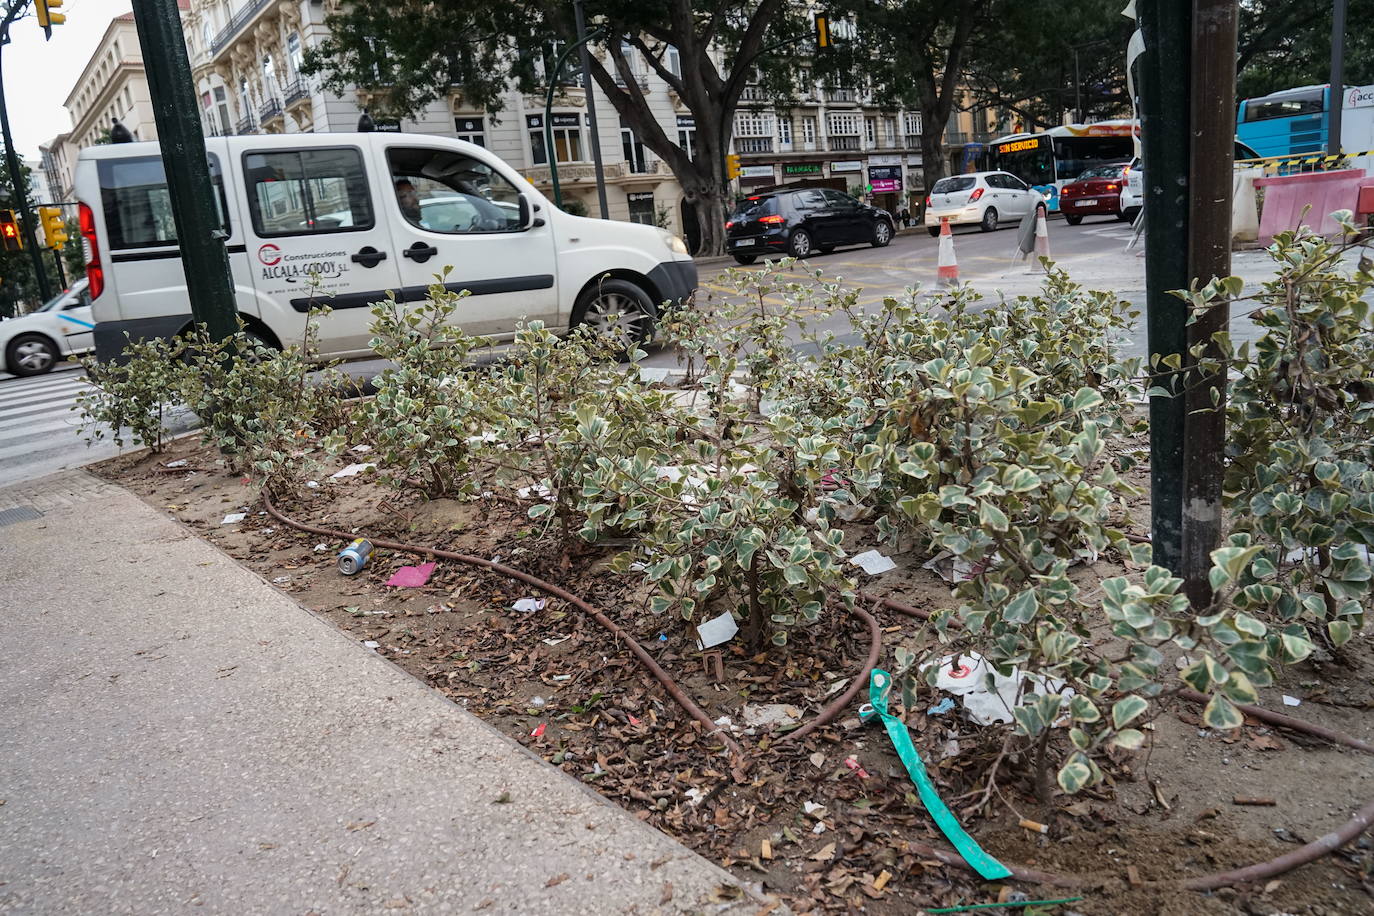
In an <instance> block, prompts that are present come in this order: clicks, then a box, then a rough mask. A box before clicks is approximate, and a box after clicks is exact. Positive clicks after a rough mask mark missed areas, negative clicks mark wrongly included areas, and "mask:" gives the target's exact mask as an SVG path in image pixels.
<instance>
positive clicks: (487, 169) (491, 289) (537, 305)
mask: <svg viewBox="0 0 1374 916" xmlns="http://www.w3.org/2000/svg"><path fill="white" fill-rule="evenodd" d="M373 137H374V138H375V139H374V141H373V142H374V144H375V145H374V147H373V149H374V155H375V156H376V165H375V169H376V172H377V174H379V175H385V176H388V181H389V182H390V185H391V193H390V194H388V195H385V197H386V198H387V199H385V200H384V202H383V204H382V213H383V214H384V218H385V220H386V221H387V222H388V223H389V224H390V226H391V235H392V238H393V239H395V246H396V254H397V258H396V260H397V269H398V270H399V271H400V276H401V286H402V287H403V289H404V293H403V295H404V296H405V297H406V299H407V300H409V301H421V300H423V299H425V298H427V296H428V288H429V286H430V285H431V284H433V283H435V282H437V281H436V275H437V274H440V273H442V272H443V271H444V269H445V268H452V270H451V271H450V272H449V273H448V275H447V276H446V277H445V278H444V280H443V282H444V285H445V286H446V287H447V288H448V289H450V290H452V291H454V292H459V291H462V290H467V291H468V292H469V293H470V294H471V295H470V296H469V298H467V299H466V300H464V301H463V302H462V303H461V304H460V305H459V306H458V311H457V315H456V323H457V324H458V325H459V326H460V327H461V328H462V329H463V330H464V331H465V332H467V333H469V334H474V335H481V336H487V335H491V336H497V337H499V336H502V335H508V334H512V333H514V331H515V326H516V323H517V322H518V321H520V320H521V319H539V320H542V321H543V322H544V323H545V324H546V325H548V326H550V327H557V326H559V325H560V324H563V323H566V321H567V319H566V318H564V317H561V316H560V314H559V307H558V305H559V303H558V286H557V279H556V272H555V260H556V258H555V251H554V235H553V227H552V226H551V225H537V226H530V227H529V228H526V227H525V226H524V221H523V220H522V218H521V208H520V189H519V187H518V186H517V185H516V184H515V183H514V181H512V180H511V178H510V177H509V176H508V175H507V174H505V169H503V168H502V164H501V163H500V161H499V160H496V159H495V157H493V156H491V155H490V154H489V153H486V152H485V151H484V150H481V149H480V148H476V147H467V148H466V149H465V148H464V146H460V145H459V144H458V143H456V142H454V141H452V140H440V139H437V138H436V139H432V140H431V139H428V138H417V137H411V138H407V137H405V136H404V135H396V134H382V133H378V134H374V135H373ZM529 203H530V205H532V203H533V202H532V201H531V202H529ZM540 222H541V223H543V220H541V221H540ZM573 241H576V240H575V239H574V240H573ZM589 241H590V239H589Z"/></svg>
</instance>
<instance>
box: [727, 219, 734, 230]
mask: <svg viewBox="0 0 1374 916" xmlns="http://www.w3.org/2000/svg"><path fill="white" fill-rule="evenodd" d="M734 224H735V221H734V220H732V219H727V220H726V221H725V228H726V229H729V228H730V227H731V226H733V225H734Z"/></svg>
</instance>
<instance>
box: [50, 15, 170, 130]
mask: <svg viewBox="0 0 1374 916" xmlns="http://www.w3.org/2000/svg"><path fill="white" fill-rule="evenodd" d="M63 104H64V105H65V106H66V109H67V111H68V112H69V113H70V114H71V118H72V129H71V131H70V132H69V134H68V140H67V142H68V143H70V144H71V145H73V146H75V147H76V148H77V149H78V150H79V149H82V148H84V147H87V146H92V145H94V144H96V143H99V142H102V140H103V139H105V138H106V137H107V135H108V131H109V130H110V127H111V125H112V124H113V123H114V122H115V120H118V121H119V122H120V123H121V124H123V125H124V126H125V127H127V128H128V129H129V131H130V132H131V133H132V134H133V135H134V138H135V139H137V140H156V139H157V125H156V124H155V123H154V121H153V101H152V96H151V95H150V94H149V92H148V78H147V76H146V75H145V74H144V72H143V52H142V50H141V49H140V48H139V45H138V30H137V28H136V27H135V26H134V14H133V13H125V14H124V15H122V16H116V17H115V18H114V19H113V20H111V22H110V25H109V27H108V28H107V29H106V30H105V35H104V37H102V38H101V40H100V44H99V45H97V46H96V49H95V53H94V54H92V55H91V59H90V60H89V61H88V62H87V63H86V67H85V69H84V70H82V71H81V76H80V78H78V79H77V81H76V85H75V86H74V87H72V91H71V93H70V94H69V95H68V96H67V101H66V102H64V103H63Z"/></svg>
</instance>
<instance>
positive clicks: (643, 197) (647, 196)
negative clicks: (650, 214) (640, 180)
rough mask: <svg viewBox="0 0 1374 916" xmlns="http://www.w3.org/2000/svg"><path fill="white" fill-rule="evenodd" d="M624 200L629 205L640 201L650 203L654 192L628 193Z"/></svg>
mask: <svg viewBox="0 0 1374 916" xmlns="http://www.w3.org/2000/svg"><path fill="white" fill-rule="evenodd" d="M625 199H626V200H628V201H629V202H630V203H636V202H641V201H650V202H652V201H653V199H654V192H653V191H631V192H630V193H628V194H626V195H625Z"/></svg>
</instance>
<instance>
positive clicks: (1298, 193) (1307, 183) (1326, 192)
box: [1255, 169, 1368, 245]
mask: <svg viewBox="0 0 1374 916" xmlns="http://www.w3.org/2000/svg"><path fill="white" fill-rule="evenodd" d="M1366 181H1368V176H1367V175H1366V174H1365V172H1364V170H1363V169H1342V170H1340V171H1338V172H1307V173H1304V174H1301V175H1279V176H1276V177H1274V178H1256V179H1255V187H1256V188H1264V207H1263V208H1262V209H1261V210H1260V232H1259V235H1260V237H1259V242H1260V244H1261V245H1268V244H1270V243H1271V242H1273V241H1274V236H1275V234H1277V233H1279V232H1284V231H1287V230H1289V229H1296V228H1297V227H1298V223H1299V222H1301V223H1303V224H1304V225H1306V226H1310V227H1314V228H1315V230H1316V231H1317V232H1319V233H1321V234H1322V235H1335V234H1336V233H1338V232H1339V231H1340V227H1338V226H1337V225H1336V221H1335V220H1333V219H1332V218H1331V214H1332V213H1333V212H1335V211H1336V210H1350V211H1351V212H1354V210H1355V208H1356V207H1357V206H1358V205H1359V198H1360V185H1361V184H1364V183H1365V182H1366ZM1308 207H1311V209H1310V210H1308V212H1307V216H1306V217H1303V215H1302V214H1303V210H1304V209H1307V208H1308Z"/></svg>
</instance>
